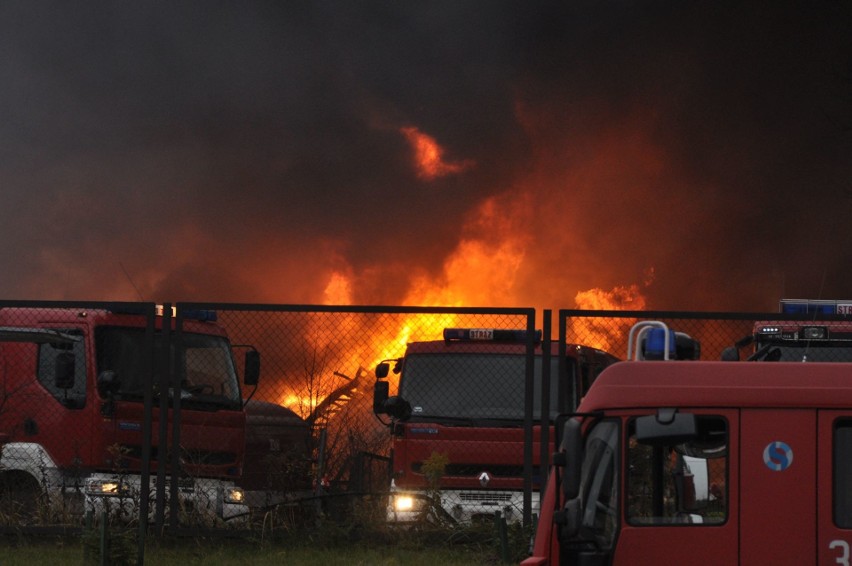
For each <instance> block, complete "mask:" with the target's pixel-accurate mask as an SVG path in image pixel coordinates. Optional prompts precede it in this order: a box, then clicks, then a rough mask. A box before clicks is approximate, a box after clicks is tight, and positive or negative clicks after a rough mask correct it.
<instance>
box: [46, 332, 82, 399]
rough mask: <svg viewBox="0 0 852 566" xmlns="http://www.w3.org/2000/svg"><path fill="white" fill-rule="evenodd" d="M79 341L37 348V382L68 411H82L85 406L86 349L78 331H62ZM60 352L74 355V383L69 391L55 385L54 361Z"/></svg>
mask: <svg viewBox="0 0 852 566" xmlns="http://www.w3.org/2000/svg"><path fill="white" fill-rule="evenodd" d="M62 332H63V333H65V334H68V335H71V336H78V337H80V340H78V341H76V342H73V343H70V344H65V343H63V344H40V345H39V347H38V374H37V375H38V381H39V383H41V384H42V386H44V388H45V389H47V390H48V391H49V392H50V394H51V395H53V396H54V397H55V398H56V400H57V401H59V402H60V403H61V404H63V405H65V407H67V408H69V409H82V408H83V407H84V406H85V405H86V348H85V344H84V342H83V340H82V337H83V333H82V332H80V331H79V330H63V331H62ZM62 352H67V353H71V354H74V383H73V384H72V385H71V387H70V388H69V389H60V388H59V387H57V385H56V379H55V377H56V359H57V357H58V356H59V354H61V353H62Z"/></svg>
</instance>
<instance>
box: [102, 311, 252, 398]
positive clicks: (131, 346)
mask: <svg viewBox="0 0 852 566" xmlns="http://www.w3.org/2000/svg"><path fill="white" fill-rule="evenodd" d="M181 339H182V344H183V349H182V351H181V352H179V355H178V356H177V358H176V359H177V360H178V363H179V364H181V367H180V368H177V369H178V370H180V371H178V373H179V374H180V375H181V376H182V378H183V382H182V383H181V388H180V389H181V391H180V395H181V399H184V400H185V402H186V403H190V404H192V403H204V404H208V405H213V406H217V405H218V406H239V405H241V404H242V402H241V399H240V388H239V382H238V381H237V374H236V370H235V368H234V361H233V357H232V356H231V349H230V345H229V343H228V341H227V340H226V339H225V338H222V337H220V336H213V335H206V334H192V333H186V334H183V335H182V337H181ZM95 343H96V348H97V364H98V372H99V373H100V372H102V371H106V370H111V371H114V372H116V375H117V376H118V380H119V384H120V386H119V391H118V396H119V397H120V398H122V399H136V400H141V399H142V396H143V394H144V383H145V376H144V375H143V373H144V371H143V368H144V367H145V363H144V362H145V357H146V356H148V355H149V354H148V352H147V351H146V346H145V330H144V329H142V328H126V327H110V326H105V327H100V328H98V329H97V331H96V333H95ZM172 345H173V346H174V342H173V343H172ZM154 347H155V349H157V350H161V349H162V347H163V344H162V342H161V335H160V334H159V333H158V334H156V335H155V336H154ZM156 359H157V360H159V359H160V355H159V354H157V355H156ZM169 359H171V360H173V359H175V357H174V355H171V356H170V358H169ZM156 372H157V370H156V369H155V373H156ZM155 383H156V376H155Z"/></svg>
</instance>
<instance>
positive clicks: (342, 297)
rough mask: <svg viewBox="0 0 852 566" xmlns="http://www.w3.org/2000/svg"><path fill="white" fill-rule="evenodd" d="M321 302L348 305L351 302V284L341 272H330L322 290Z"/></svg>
mask: <svg viewBox="0 0 852 566" xmlns="http://www.w3.org/2000/svg"><path fill="white" fill-rule="evenodd" d="M323 298H324V301H323V304H326V305H350V304H352V284H351V283H350V282H349V278H348V277H346V276H345V275H343V274H342V273H337V272H335V273H332V274H331V278H330V279H329V281H328V284H327V285H326V286H325V291H323Z"/></svg>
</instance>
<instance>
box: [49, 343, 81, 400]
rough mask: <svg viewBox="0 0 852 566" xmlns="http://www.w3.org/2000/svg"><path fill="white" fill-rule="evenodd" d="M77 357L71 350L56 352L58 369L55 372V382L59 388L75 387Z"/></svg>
mask: <svg viewBox="0 0 852 566" xmlns="http://www.w3.org/2000/svg"><path fill="white" fill-rule="evenodd" d="M76 366H77V358H76V356H74V354H72V353H71V352H59V353H58V354H56V369H55V371H54V374H53V383H54V385H56V388H57V389H64V390H66V391H67V390H68V389H72V388H73V387H74V378H75V368H76Z"/></svg>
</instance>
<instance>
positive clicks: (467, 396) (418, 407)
mask: <svg viewBox="0 0 852 566" xmlns="http://www.w3.org/2000/svg"><path fill="white" fill-rule="evenodd" d="M557 366H558V364H557V358H555V357H554V358H552V364H551V370H550V383H551V388H550V390H551V393H550V399H551V415H555V414H556V411H557V402H558V399H557V391H558V387H557V384H558V367H557ZM568 368H569V369H568V371H569V372H570V374H571V375H570V376H569V383H573V374H574V371H575V368H574V364H568ZM534 373H535V388H534V393H533V395H534V397H533V398H534V399H535V400H536V402H535V404H534V407H535V409H534V413H533V417H534V418H535V419H538V418H540V415H541V411H540V402H539V401H538V400H539V399H540V397H541V358H540V357H538V356H536V357H535V369H534ZM525 376H526V356H524V355H513V354H471V353H465V354H410V355H409V356H407V357H406V359H405V366H404V368H403V373H402V378H401V381H400V388H399V394H400V396H401V397H403V398H404V399H405V400H407V401H408V402H409V403H411V408H412V419H414V420H416V419H417V418H418V417H421V416H422V417H427V416H428V417H444V418H448V419H459V418H462V419H507V420H517V421H522V420H523V418H524V389H525V387H524V385H525Z"/></svg>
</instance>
